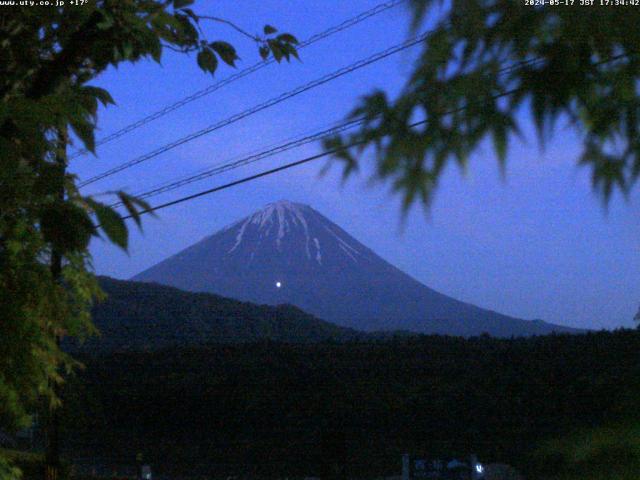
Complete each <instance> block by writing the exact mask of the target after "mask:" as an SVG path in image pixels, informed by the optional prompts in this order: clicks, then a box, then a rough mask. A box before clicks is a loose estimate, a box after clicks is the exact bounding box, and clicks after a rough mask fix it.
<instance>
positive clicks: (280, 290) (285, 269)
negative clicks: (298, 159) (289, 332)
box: [134, 200, 562, 336]
mask: <svg viewBox="0 0 640 480" xmlns="http://www.w3.org/2000/svg"><path fill="white" fill-rule="evenodd" d="M381 233H383V232H381ZM134 279H135V280H142V281H153V282H158V283H164V284H167V285H173V286H175V287H178V288H182V289H185V290H191V291H197V292H203V291H204V292H212V293H216V294H219V295H223V296H228V297H232V298H237V299H240V300H244V301H251V302H254V303H259V304H271V305H279V304H284V303H288V304H292V305H296V306H297V307H299V308H302V309H303V310H305V311H307V312H309V313H312V314H314V315H316V316H317V317H319V318H322V319H324V320H328V321H333V322H335V323H338V324H339V325H343V326H347V327H352V328H356V329H358V330H368V331H371V330H408V331H414V332H424V333H446V334H454V335H478V334H480V333H482V332H488V333H490V334H492V335H500V336H502V335H506V336H510V335H514V334H515V335H518V334H537V333H548V332H550V331H556V330H560V331H561V330H562V328H558V327H556V326H553V325H549V324H544V323H537V322H527V321H524V320H520V319H516V318H511V317H507V316H505V315H500V314H498V313H496V312H491V311H488V310H483V309H481V308H479V307H476V306H473V305H469V304H466V303H463V302H460V301H458V300H455V299H453V298H450V297H447V296H446V295H443V294H441V293H438V292H436V291H434V290H432V289H430V288H429V287H427V286H425V285H423V284H421V283H419V282H418V281H416V280H415V279H413V278H411V277H410V276H409V275H407V274H406V273H404V272H402V271H400V270H398V269H397V268H396V267H394V266H393V265H390V264H389V263H388V262H386V261H385V260H383V259H382V258H380V257H379V256H377V255H376V254H375V253H374V252H373V251H371V250H370V249H369V248H367V247H366V246H364V245H363V244H362V243H360V242H359V241H358V240H356V239H355V238H353V237H352V236H351V235H349V234H348V233H347V232H346V231H344V230H343V229H342V228H340V227H339V226H338V225H336V224H335V223H334V222H332V221H331V220H329V219H328V218H326V217H325V216H324V215H322V214H321V213H319V212H317V211H316V210H314V209H313V208H311V207H309V206H307V205H303V204H300V203H295V202H291V201H289V200H280V201H277V202H273V203H270V204H268V205H266V206H265V207H264V208H263V209H261V210H259V211H257V212H255V213H253V214H251V215H249V216H247V217H245V218H243V219H242V220H240V221H238V222H236V223H234V224H232V225H230V226H228V227H227V228H224V229H222V230H220V231H218V232H217V233H215V234H214V235H211V236H209V237H207V238H205V239H203V240H201V241H200V242H198V243H196V244H194V245H192V246H191V247H189V248H187V249H185V250H183V251H182V252H179V253H178V254H176V255H174V256H173V257H171V258H168V259H167V260H165V261H163V262H161V263H159V264H158V265H156V266H154V267H152V268H150V269H148V270H146V271H144V272H142V273H141V274H139V275H137V276H136V277H135V278H134Z"/></svg>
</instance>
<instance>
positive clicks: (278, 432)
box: [64, 331, 640, 475]
mask: <svg viewBox="0 0 640 480" xmlns="http://www.w3.org/2000/svg"><path fill="white" fill-rule="evenodd" d="M638 351H640V334H639V333H638V332H636V331H619V332H600V333H589V334H585V335H551V336H546V337H533V338H528V339H524V338H523V339H511V340H506V339H494V338H490V337H487V336H484V337H480V338H470V339H464V338H454V337H438V336H425V337H410V338H404V339H395V340H393V341H384V342H382V341H381V342H368V343H364V342H350V343H323V344H315V345H312V344H307V345H303V344H298V345H287V344H280V343H272V342H262V343H255V344H244V345H210V346H205V347H198V348H190V349H187V348H184V349H167V350H162V351H155V352H147V353H141V352H137V353H136V352H123V353H118V354H112V355H109V356H103V357H93V358H86V359H85V362H86V365H87V369H86V371H85V372H84V373H82V374H81V375H80V377H81V378H79V379H77V380H76V381H74V382H73V385H71V386H70V388H69V390H68V398H67V401H66V412H67V414H66V417H65V431H66V433H65V435H64V438H66V439H68V441H69V443H68V445H67V448H68V452H69V454H70V456H71V457H74V458H77V457H82V456H83V455H84V456H91V457H92V461H103V462H104V463H105V464H113V465H126V464H131V462H132V461H133V460H132V459H133V456H134V455H135V453H136V452H137V451H142V452H144V454H145V455H146V458H148V461H150V462H151V463H152V464H153V465H154V466H155V467H156V470H157V471H158V472H159V473H162V472H165V473H168V472H174V473H181V474H186V475H201V474H208V475H209V474H211V475H217V474H219V475H226V474H233V473H245V474H251V473H253V474H258V473H264V474H267V473H272V474H274V473H278V474H281V475H285V474H288V475H293V474H296V473H297V474H312V473H314V472H316V473H318V472H326V471H340V470H339V467H340V466H339V465H337V466H335V465H334V466H332V465H331V463H332V462H334V461H335V459H340V458H342V459H343V461H344V462H345V463H346V469H347V472H348V473H351V474H383V473H389V474H392V473H398V472H399V468H400V455H401V454H402V453H404V452H424V453H427V454H429V455H432V456H439V455H462V454H466V453H469V452H476V453H477V454H478V455H479V456H480V458H481V460H483V461H485V462H505V463H509V464H515V465H517V466H519V467H520V468H522V469H523V470H526V468H527V465H528V462H529V458H530V457H529V455H530V453H531V452H533V451H534V450H535V449H536V448H537V446H538V445H544V444H545V442H546V441H547V440H548V439H553V438H557V437H561V436H565V435H567V434H570V433H571V432H576V431H580V430H581V429H585V428H586V429H589V428H596V427H598V426H599V425H602V424H606V423H607V422H611V421H616V420H619V419H621V418H625V412H634V411H637V403H638V399H637V392H639V391H640V357H638ZM332 438H333V439H339V440H340V442H338V443H336V442H337V440H336V441H330V440H329V439H332ZM329 445H332V447H331V448H330V447H329ZM332 449H333V450H332ZM327 464H329V465H327Z"/></svg>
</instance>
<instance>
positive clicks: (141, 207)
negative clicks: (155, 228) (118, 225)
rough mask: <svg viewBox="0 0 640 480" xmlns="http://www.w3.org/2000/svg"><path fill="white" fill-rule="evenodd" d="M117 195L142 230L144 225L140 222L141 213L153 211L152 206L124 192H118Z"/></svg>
mask: <svg viewBox="0 0 640 480" xmlns="http://www.w3.org/2000/svg"><path fill="white" fill-rule="evenodd" d="M116 194H117V195H118V198H119V199H120V201H121V202H122V204H123V205H124V207H125V208H126V209H127V212H128V213H129V215H131V218H133V221H134V222H136V225H138V227H139V228H142V223H141V221H140V212H141V211H149V210H150V209H151V206H150V205H149V204H148V203H147V202H145V201H144V200H142V199H140V198H136V197H134V196H132V195H129V194H128V193H125V192H123V191H119V192H116Z"/></svg>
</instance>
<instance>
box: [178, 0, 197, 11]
mask: <svg viewBox="0 0 640 480" xmlns="http://www.w3.org/2000/svg"><path fill="white" fill-rule="evenodd" d="M193 2H194V0H173V8H176V9H177V8H184V7H188V6H189V5H193Z"/></svg>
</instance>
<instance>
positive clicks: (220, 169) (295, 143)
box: [111, 119, 363, 208]
mask: <svg viewBox="0 0 640 480" xmlns="http://www.w3.org/2000/svg"><path fill="white" fill-rule="evenodd" d="M362 121H363V120H361V119H357V120H352V121H349V122H346V123H342V124H340V125H338V126H335V127H331V128H327V129H324V130H322V131H319V132H316V133H313V134H310V135H305V136H303V137H300V138H297V139H294V140H291V141H286V142H285V143H283V144H280V145H277V146H275V147H272V148H269V149H267V150H264V151H261V152H258V153H253V154H251V155H248V156H246V157H243V158H240V159H238V160H235V161H232V162H227V163H221V164H218V165H216V166H215V167H213V168H208V169H206V170H204V171H200V172H198V173H195V174H193V175H190V176H187V177H183V178H182V179H180V180H176V181H172V182H165V183H164V184H162V185H159V186H157V187H154V188H152V189H151V190H147V191H145V192H142V193H139V194H137V195H135V196H136V197H137V198H140V199H146V198H150V197H155V196H157V195H160V194H162V193H166V192H170V191H172V190H176V189H178V188H181V187H183V186H185V185H189V184H191V183H194V182H198V181H200V180H204V179H206V178H209V177H212V176H215V175H219V174H221V173H224V172H227V171H230V170H235V169H236V168H239V167H243V166H245V165H249V164H251V163H255V162H258V161H260V160H264V159H265V158H269V157H273V156H275V155H277V154H279V153H283V152H287V151H289V150H292V149H294V148H298V147H301V146H304V145H307V144H309V143H313V142H315V141H317V140H322V139H323V138H325V137H328V136H331V135H335V134H338V133H341V132H344V131H346V130H350V129H351V128H353V127H355V126H357V125H360V124H361V123H362ZM121 205H122V202H118V203H114V204H113V205H111V207H112V208H116V207H119V206H121Z"/></svg>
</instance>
